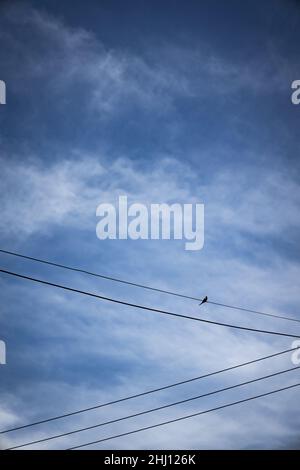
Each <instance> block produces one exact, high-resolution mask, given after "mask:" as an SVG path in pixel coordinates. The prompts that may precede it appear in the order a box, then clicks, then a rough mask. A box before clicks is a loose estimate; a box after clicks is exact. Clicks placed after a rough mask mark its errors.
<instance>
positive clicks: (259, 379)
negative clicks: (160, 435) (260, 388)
mask: <svg viewBox="0 0 300 470" xmlns="http://www.w3.org/2000/svg"><path fill="white" fill-rule="evenodd" d="M296 369H300V366H299V367H292V368H290V369H285V370H282V371H279V372H274V373H273V374H269V375H265V376H263V377H259V378H257V379H252V380H248V381H247V382H241V383H238V384H235V385H231V386H229V387H225V388H221V389H218V390H214V391H212V392H207V393H204V394H202V395H197V396H195V397H190V398H185V399H184V400H180V401H176V402H173V403H169V404H167V405H162V406H158V407H156V408H151V409H149V410H145V411H140V412H139V413H134V414H131V415H127V416H123V417H121V418H115V419H112V420H110V421H105V422H103V423H98V424H94V425H92V426H87V427H84V428H80V429H75V430H74V431H68V432H64V433H62V434H56V435H55V436H50V437H44V438H43V439H38V440H36V441H30V442H26V443H25V444H19V445H17V446H14V447H9V448H7V449H4V450H14V449H20V448H22V447H27V446H30V445H34V444H40V443H42V442H46V441H51V440H53V439H58V438H61V437H65V436H70V435H71V434H76V433H79V432H83V431H89V430H91V429H95V428H99V427H101V426H106V425H108V424H114V423H118V422H120V421H125V420H126V419H130V418H137V417H138V416H142V415H145V414H149V413H153V412H155V411H160V410H164V409H166V408H170V407H172V406H176V405H182V404H183V403H188V402H190V401H194V400H198V399H200V398H204V397H209V396H211V395H216V394H217V393H222V392H226V391H228V390H233V389H235V388H238V387H242V386H244V385H249V384H252V383H255V382H259V381H261V380H265V379H269V378H271V377H276V376H278V375H282V374H286V373H287V372H291V371H293V370H296Z"/></svg>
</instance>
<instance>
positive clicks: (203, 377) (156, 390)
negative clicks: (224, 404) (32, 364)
mask: <svg viewBox="0 0 300 470" xmlns="http://www.w3.org/2000/svg"><path fill="white" fill-rule="evenodd" d="M297 349H299V348H291V349H286V350H285V351H280V352H278V353H274V354H270V355H269V356H264V357H260V358H258V359H253V360H251V361H247V362H243V363H241V364H236V365H235V366H230V367H227V368H225V369H221V370H217V371H214V372H209V373H207V374H204V375H200V376H198V377H193V378H191V379H187V380H182V381H180V382H176V383H173V384H170V385H165V386H163V387H159V388H154V389H152V390H148V391H146V392H142V393H137V394H135V395H129V396H127V397H124V398H119V399H118V400H113V401H109V402H106V403H101V404H100V405H95V406H91V407H89V408H82V409H80V410H77V411H72V412H70V413H65V414H62V415H58V416H54V417H52V418H47V419H43V420H40V421H35V422H33V423H29V424H25V425H23V426H18V427H14V428H10V429H6V430H4V431H0V434H5V433H9V432H13V431H18V430H20V429H25V428H29V427H31V426H36V425H38V424H44V423H49V422H51V421H56V420H58V419H62V418H67V417H69V416H74V415H77V414H80V413H85V412H86V411H92V410H95V409H98V408H103V407H105V406H109V405H115V404H116V403H121V402H124V401H127V400H131V399H134V398H139V397H142V396H145V395H150V394H152V393H156V392H161V391H163V390H167V389H169V388H173V387H177V386H179V385H184V384H187V383H190V382H195V381H196V380H201V379H205V378H208V377H212V376H213V375H218V374H221V373H223V372H229V371H231V370H234V369H238V368H240V367H245V366H248V365H251V364H255V363H257V362H261V361H264V360H267V359H271V358H273V357H277V356H281V355H283V354H287V353H289V352H292V351H296V350H297Z"/></svg>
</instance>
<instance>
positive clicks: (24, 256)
mask: <svg viewBox="0 0 300 470" xmlns="http://www.w3.org/2000/svg"><path fill="white" fill-rule="evenodd" d="M0 253H4V254H6V255H11V256H17V257H19V258H24V259H28V260H30V261H35V262H37V263H42V264H47V265H50V266H55V267H57V268H63V269H68V270H69V271H75V272H79V273H83V274H88V275H90V276H94V277H99V278H101V279H106V280H108V281H114V282H119V283H121V284H127V285H129V286H133V287H139V288H141V289H147V290H151V291H154V292H160V293H163V294H168V295H173V296H175V297H181V298H183V299H190V300H197V301H200V300H202V299H201V298H199V297H192V296H190V295H184V294H179V293H177V292H174V291H169V290H164V289H158V288H157V287H151V286H147V285H144V284H138V283H136V282H130V281H125V280H124V279H119V278H116V277H111V276H105V275H104V274H98V273H94V272H91V271H87V270H85V269H80V268H74V267H71V266H67V265H65V264H60V263H54V262H51V261H48V260H43V259H40V258H33V257H32V256H27V255H22V254H20V253H15V252H13V251H7V250H1V249H0ZM206 303H208V304H212V305H216V306H219V307H224V308H230V309H233V310H241V311H243V312H248V313H255V314H257V315H264V316H267V317H272V318H279V319H281V320H288V321H294V322H297V323H300V320H297V319H296V318H291V317H286V316H283V315H275V314H273V313H266V312H261V311H259V310H251V309H248V308H243V307H237V306H235V305H228V304H223V303H220V302H213V301H212V300H208V301H207V302H206Z"/></svg>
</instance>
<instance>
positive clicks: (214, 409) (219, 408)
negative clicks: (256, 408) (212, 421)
mask: <svg viewBox="0 0 300 470" xmlns="http://www.w3.org/2000/svg"><path fill="white" fill-rule="evenodd" d="M299 386H300V383H297V384H294V385H289V386H288V387H283V388H279V389H276V390H272V391H271V392H267V393H262V394H260V395H255V396H253V397H249V398H245V399H243V400H238V401H234V402H232V403H227V404H225V405H221V406H216V407H215V408H210V409H208V410H204V411H199V412H198V413H193V414H190V415H185V416H181V417H179V418H175V419H171V420H169V421H163V422H161V423H157V424H152V425H151V426H145V427H143V428H138V429H134V430H132V431H127V432H124V433H121V434H114V435H112V436H109V437H105V438H103V439H97V440H95V441H91V442H86V443H85V444H80V445H77V446H74V447H69V448H68V449H66V450H74V449H80V448H82V447H87V446H90V445H93V444H99V443H101V442H107V441H110V440H112V439H117V438H119V437H124V436H129V435H131V434H136V433H139V432H142V431H147V430H149V429H154V428H158V427H161V426H166V425H168V424H172V423H176V422H179V421H183V420H185V419H189V418H194V417H195V416H200V415H204V414H207V413H211V412H213V411H219V410H223V409H225V408H229V407H231V406H235V405H239V404H241V403H246V402H249V401H251V400H256V399H258V398H262V397H266V396H269V395H273V394H275V393H279V392H283V391H285V390H289V389H292V388H295V387H299Z"/></svg>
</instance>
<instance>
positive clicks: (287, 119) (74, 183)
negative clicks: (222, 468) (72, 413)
mask: <svg viewBox="0 0 300 470" xmlns="http://www.w3.org/2000/svg"><path fill="white" fill-rule="evenodd" d="M0 8H1V14H0V38H1V44H2V47H1V48H0V79H2V80H5V82H6V85H7V104H6V105H5V106H1V107H0V149H1V154H0V167H1V181H0V191H1V209H2V210H1V220H0V238H1V247H2V248H4V249H10V250H15V251H19V252H22V253H25V254H29V255H32V256H36V257H41V258H46V259H49V260H53V261H57V262H63V263H66V264H70V265H74V266H78V267H82V268H86V269H89V270H91V271H95V272H100V273H103V274H106V275H112V276H119V277H121V278H124V279H128V280H131V281H136V280H137V281H138V282H141V283H146V284H150V285H154V286H157V287H159V288H166V289H171V290H178V291H181V292H183V293H186V294H190V295H192V296H200V297H201V296H203V295H208V297H209V298H210V299H211V300H215V301H220V302H224V303H229V304H234V305H241V306H247V307H250V308H253V309H259V310H263V311H268V312H271V313H275V314H280V313H281V314H282V313H286V314H288V315H290V316H295V317H297V316H298V317H299V313H298V306H299V300H300V299H299V297H300V295H299V288H298V282H297V279H299V275H300V264H299V230H300V223H299V220H300V219H299V203H300V186H299V185H300V181H299V170H300V168H299V158H298V154H299V119H300V115H299V113H300V106H299V107H298V106H295V105H292V103H291V98H290V97H291V83H292V81H293V80H296V79H299V78H300V76H299V75H300V70H299V65H300V64H299V51H298V49H297V45H298V44H299V34H300V33H299V31H300V29H299V21H300V13H299V9H298V8H297V2H292V1H289V2H288V1H287V2H282V1H275V0H274V1H273V2H272V7H271V5H270V2H268V1H263V2H262V1H259V2H258V1H257V2H243V5H241V3H240V2H238V1H233V0H232V1H229V2H223V3H221V2H219V1H218V2H217V1H210V2H205V1H203V2H189V3H188V5H187V4H185V3H184V2H174V1H166V2H163V6H162V5H161V2H155V1H154V2H151V3H150V2H145V1H139V2H134V1H128V2H126V4H124V2H122V3H121V2H117V1H103V2H96V1H89V2H88V4H86V3H85V4H83V2H69V1H66V2H53V1H51V2H50V1H43V2H41V1H32V2H28V3H24V2H20V3H18V2H3V3H2V4H1V7H0ZM124 194H126V195H127V196H128V199H129V200H130V201H131V202H141V203H145V204H150V203H163V202H166V203H172V202H180V203H191V202H192V203H196V202H199V203H204V205H205V244H204V248H203V250H201V251H198V252H189V251H185V250H184V242H182V241H180V240H176V241H174V240H170V241H165V240H161V241H160V240H143V241H142V240H138V241H131V240H120V241H118V240H107V241H100V240H98V239H97V237H96V231H95V230H96V224H97V218H96V208H97V206H98V204H100V203H101V202H113V201H115V200H116V198H117V197H118V196H119V195H124ZM1 266H2V267H3V268H4V269H10V270H15V271H18V272H21V273H24V274H27V275H34V276H37V277H41V278H43V279H47V280H50V281H54V282H61V283H63V284H66V285H71V286H75V287H78V288H81V289H86V290H89V291H94V292H98V293H102V294H103V295H108V296H115V297H118V298H122V299H126V300H129V301H136V302H140V303H143V304H147V305H152V306H156V307H162V308H169V309H172V310H175V311H177V312H179V313H185V314H192V315H199V314H200V313H199V310H198V305H197V303H195V302H193V301H187V300H184V301H183V300H178V299H176V298H170V297H167V296H165V295H162V294H161V295H159V294H154V293H153V292H151V293H149V292H147V291H141V290H138V289H134V288H129V287H126V288H125V287H124V286H120V285H117V284H113V283H110V282H108V281H104V280H100V279H95V278H90V277H87V276H84V275H79V274H75V273H70V272H64V271H62V270H58V269H54V268H50V267H45V266H42V265H41V266H40V265H36V264H33V263H31V262H28V261H24V260H23V261H21V260H17V259H13V258H9V257H7V256H5V255H1ZM0 284H1V310H0V339H2V340H5V341H6V344H7V365H6V366H1V368H0V376H1V381H0V394H1V405H0V419H1V423H2V427H7V426H14V425H18V424H23V423H26V422H29V421H32V420H35V419H39V418H43V417H48V416H51V415H53V414H57V413H60V412H62V413H63V412H65V411H68V410H73V409H77V408H80V407H81V406H89V405H93V404H95V403H100V402H102V401H105V400H107V399H111V398H118V397H121V396H124V395H127V394H130V393H134V392H139V391H143V390H145V389H147V388H149V387H152V386H160V385H165V384H167V383H171V382H175V381H177V380H182V379H186V378H189V377H193V376H195V375H199V373H200V374H201V373H203V372H209V371H212V370H217V369H221V368H223V367H226V366H228V365H231V364H235V363H239V362H243V361H245V360H251V359H253V358H256V357H259V356H263V355H266V354H268V353H272V352H276V351H280V350H282V349H285V348H288V347H290V345H291V341H290V340H289V339H288V338H286V339H285V338H282V339H278V338H276V337H274V338H273V337H268V336H264V335H262V334H253V333H242V332H234V331H229V330H226V329H223V328H220V327H216V326H208V325H201V324H198V323H197V324H196V323H192V322H189V321H183V320H179V319H170V318H164V317H160V316H157V315H151V314H150V313H143V312H138V311H134V310H132V309H129V308H125V307H122V308H121V307H118V306H114V305H110V304H107V303H101V302H99V301H96V300H93V299H88V298H84V297H81V296H78V295H76V294H70V293H64V292H60V291H57V290H53V289H51V288H47V287H42V286H37V285H34V284H31V283H28V282H26V281H20V280H14V279H11V278H8V277H5V276H4V275H2V276H1V278H0ZM201 315H202V316H203V317H204V318H209V319H214V320H216V321H224V320H225V319H226V321H228V322H230V321H231V322H233V323H236V324H239V325H244V326H250V327H255V328H265V329H271V330H272V329H277V330H279V331H285V332H290V333H293V334H297V332H299V333H300V330H299V329H298V330H297V325H296V324H294V323H290V322H284V321H282V320H276V319H267V318H264V317H258V316H255V315H250V314H244V313H242V312H237V311H236V312H234V311H230V310H223V309H221V308H219V307H213V306H212V305H207V306H203V307H201ZM288 367H291V361H290V358H289V357H287V356H286V357H284V358H282V359H276V360H273V361H269V362H268V363H265V364H261V365H259V366H257V367H251V368H248V369H247V370H246V369H243V370H239V371H236V372H235V373H232V374H227V375H226V376H225V375H223V376H222V377H221V376H220V377H218V378H215V379H210V380H207V381H203V382H201V383H194V384H190V385H189V386H186V387H185V388H183V387H182V388H180V389H178V390H172V391H170V392H168V393H164V394H160V395H157V396H150V397H148V398H147V399H143V400H139V401H136V402H128V403H127V404H122V406H116V407H112V408H110V409H108V408H107V409H106V410H102V411H101V412H100V411H98V412H95V413H93V414H92V413H89V414H87V415H84V416H79V417H77V418H76V419H73V420H71V419H69V420H65V421H63V422H58V423H52V424H51V425H48V426H45V427H39V428H32V429H31V430H27V431H25V430H24V431H22V432H20V433H15V434H14V435H13V434H11V435H7V436H6V437H5V439H3V442H2V445H3V446H7V445H13V444H17V443H21V442H24V441H27V440H31V439H36V438H39V437H43V436H47V435H49V434H52V433H53V432H57V431H61V430H62V431H65V430H69V429H72V427H80V426H81V425H85V424H87V425H89V424H94V423H97V422H100V421H102V420H103V419H108V418H110V417H114V416H120V415H125V414H127V413H132V412H134V411H136V410H137V411H139V410H141V409H144V408H147V407H152V406H153V405H156V404H158V405H159V404H163V403H167V402H169V401H173V400H176V399H177V398H180V397H187V396H192V395H193V394H198V393H199V391H200V393H201V392H202V391H204V392H205V391H207V390H211V389H214V388H218V387H223V386H226V385H227V384H228V385H230V384H232V383H235V382H239V381H241V380H244V379H245V380H247V379H248V378H249V379H251V378H253V377H256V376H259V375H264V374H265V373H268V372H273V371H276V370H280V369H281V368H282V369H283V368H288ZM293 374H294V375H293ZM296 381H297V378H296V373H295V372H293V373H291V374H290V375H285V376H282V377H279V378H276V379H272V380H269V381H268V382H265V383H262V384H259V385H258V384H257V385H255V386H254V385H253V386H249V387H248V388H247V389H246V388H244V389H243V390H239V391H235V392H234V393H231V392H230V393H229V392H228V393H227V394H226V396H225V395H223V396H220V397H215V398H212V397H211V398H210V399H205V400H202V401H201V402H200V401H199V402H192V403H190V404H189V405H188V406H185V407H177V408H176V409H175V408H174V409H171V410H168V411H166V412H164V413H163V412H161V413H156V414H155V415H153V416H146V417H143V418H139V419H136V420H131V422H127V423H126V422H125V423H122V425H111V426H109V427H107V428H103V429H99V430H96V431H92V432H86V433H84V434H81V435H77V436H76V435H75V436H73V437H72V438H71V437H68V438H65V439H61V440H57V441H53V442H50V443H49V444H45V445H40V447H39V448H65V447H68V445H71V444H72V445H75V444H76V443H82V442H87V441H89V440H94V439H95V438H97V437H99V438H101V437H104V436H106V435H110V434H113V433H115V432H122V430H130V429H134V428H135V427H138V426H140V425H147V424H152V423H155V422H158V421H160V420H163V418H164V417H168V418H169V417H170V418H171V417H177V416H180V415H182V414H185V413H186V412H190V411H191V412H197V411H199V410H201V409H205V408H209V407H213V406H217V405H218V404H222V403H226V402H230V401H233V400H235V399H242V398H244V397H247V396H250V395H252V394H256V393H257V392H260V391H262V392H264V391H268V390H270V389H272V388H276V387H277V386H285V385H288V384H290V383H295V382H296ZM297 393H298V392H297V389H296V390H294V391H289V392H287V393H286V394H284V395H281V396H276V397H272V398H268V399H262V400H260V401H259V402H258V401H257V402H252V403H249V404H247V405H245V406H241V407H239V408H238V409H237V408H235V409H229V410H227V411H222V412H220V413H216V414H210V415H207V416H203V417H201V418H195V419H193V420H190V421H189V422H186V423H185V425H184V426H182V424H180V423H179V424H176V425H172V426H170V427H168V428H161V429H158V430H155V432H151V431H147V432H145V433H143V434H137V435H134V436H128V437H126V438H122V439H119V440H115V441H109V442H107V443H106V445H105V447H106V448H111V449H113V448H120V449H131V448H132V449H134V448H148V449H149V448H186V449H187V448H209V449H210V448H230V449H231V448H286V447H289V446H297V445H298V430H299V424H300V422H299V417H298V416H297V413H296V412H295V411H296V410H297V409H298V404H297V401H298V400H297ZM96 447H97V446H96ZM35 448H37V446H36V447H35ZM98 448H101V445H99V446H98Z"/></svg>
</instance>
